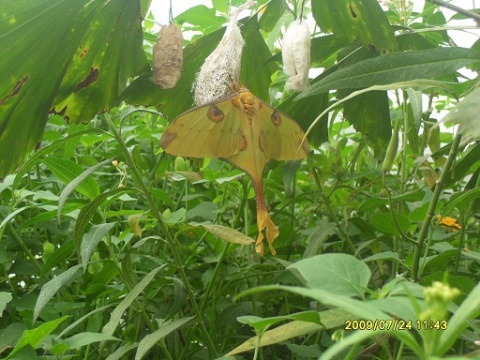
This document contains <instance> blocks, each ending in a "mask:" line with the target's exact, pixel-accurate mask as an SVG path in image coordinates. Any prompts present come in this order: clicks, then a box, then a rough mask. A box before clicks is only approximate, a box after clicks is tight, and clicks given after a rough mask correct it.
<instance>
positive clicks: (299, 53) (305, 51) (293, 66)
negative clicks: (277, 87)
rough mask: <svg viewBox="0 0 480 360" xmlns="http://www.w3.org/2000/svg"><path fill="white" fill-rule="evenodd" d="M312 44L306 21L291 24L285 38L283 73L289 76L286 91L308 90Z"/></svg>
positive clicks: (296, 21)
mask: <svg viewBox="0 0 480 360" xmlns="http://www.w3.org/2000/svg"><path fill="white" fill-rule="evenodd" d="M310 43H311V38H310V29H309V28H308V25H307V23H306V22H305V21H304V20H302V19H301V18H298V19H297V20H295V21H294V22H292V23H291V24H290V26H289V27H288V28H287V31H286V32H285V36H284V38H283V47H282V60H283V71H284V72H285V74H286V75H287V76H288V79H287V82H286V84H285V89H287V90H288V89H293V90H297V91H303V90H305V89H306V88H307V84H308V71H309V70H310Z"/></svg>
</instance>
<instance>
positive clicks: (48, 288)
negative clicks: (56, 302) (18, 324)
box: [33, 265, 81, 322]
mask: <svg viewBox="0 0 480 360" xmlns="http://www.w3.org/2000/svg"><path fill="white" fill-rule="evenodd" d="M80 268H81V265H75V266H72V267H71V268H70V269H68V270H66V271H64V272H63V273H61V274H60V275H58V276H56V277H54V278H53V279H52V280H50V281H49V282H47V283H46V284H44V285H43V286H42V289H41V290H40V294H39V295H38V298H37V301H36V303H35V309H34V311H33V322H35V321H36V320H37V317H38V315H40V312H41V311H42V309H43V308H44V307H45V305H47V303H48V302H49V301H50V299H51V298H52V297H54V296H55V294H56V293H57V291H58V290H60V288H61V287H62V286H64V285H66V284H68V283H70V281H71V280H72V279H73V278H74V276H75V275H76V274H77V271H78V269H80Z"/></svg>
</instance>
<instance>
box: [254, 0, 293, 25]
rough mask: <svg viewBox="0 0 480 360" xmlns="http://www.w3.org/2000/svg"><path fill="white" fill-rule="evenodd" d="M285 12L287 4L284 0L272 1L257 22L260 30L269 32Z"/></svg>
mask: <svg viewBox="0 0 480 360" xmlns="http://www.w3.org/2000/svg"><path fill="white" fill-rule="evenodd" d="M285 10H287V3H286V2H285V0H272V1H270V2H269V3H268V5H267V6H266V9H265V11H264V12H263V13H262V17H261V18H260V21H259V26H260V29H262V30H263V31H266V32H271V31H272V30H273V28H274V27H275V24H276V23H277V22H278V20H280V18H281V17H282V15H283V14H284V13H285Z"/></svg>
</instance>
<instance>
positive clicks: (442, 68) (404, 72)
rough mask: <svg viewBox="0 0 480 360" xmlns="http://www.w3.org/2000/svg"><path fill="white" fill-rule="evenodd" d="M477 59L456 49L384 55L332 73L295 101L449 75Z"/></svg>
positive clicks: (474, 52) (464, 51)
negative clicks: (327, 92)
mask: <svg viewBox="0 0 480 360" xmlns="http://www.w3.org/2000/svg"><path fill="white" fill-rule="evenodd" d="M479 59H480V54H479V53H477V52H476V51H474V50H470V49H464V48H458V47H457V48H456V47H449V48H436V49H431V50H423V51H411V52H397V53H392V54H385V55H381V56H378V57H375V58H373V59H366V60H364V61H361V62H359V63H356V64H354V65H351V66H349V67H346V68H343V69H341V70H337V71H335V72H334V73H332V74H330V75H328V76H326V77H325V78H323V79H322V80H320V81H318V82H317V83H315V84H313V85H312V86H311V87H310V88H308V89H307V90H305V91H304V92H303V93H301V94H300V95H299V98H303V97H307V96H312V95H317V94H321V93H323V92H326V91H329V90H332V89H355V88H364V87H370V86H373V85H386V84H391V83H396V82H406V81H412V80H418V79H429V78H434V77H438V76H442V75H447V74H451V73H453V72H454V71H455V70H457V69H459V68H461V67H462V66H466V65H468V64H471V63H474V62H477V61H479Z"/></svg>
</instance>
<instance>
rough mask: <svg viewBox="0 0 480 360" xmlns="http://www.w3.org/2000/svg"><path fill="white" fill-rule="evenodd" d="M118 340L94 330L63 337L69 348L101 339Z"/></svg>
mask: <svg viewBox="0 0 480 360" xmlns="http://www.w3.org/2000/svg"><path fill="white" fill-rule="evenodd" d="M112 340H114V341H120V339H118V338H116V337H114V336H111V335H105V334H100V333H94V332H83V333H80V334H76V335H73V336H72V337H70V338H67V339H63V340H62V341H64V342H65V343H66V344H67V345H68V348H69V349H78V348H81V347H83V346H86V345H90V344H94V343H97V342H101V341H112Z"/></svg>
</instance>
